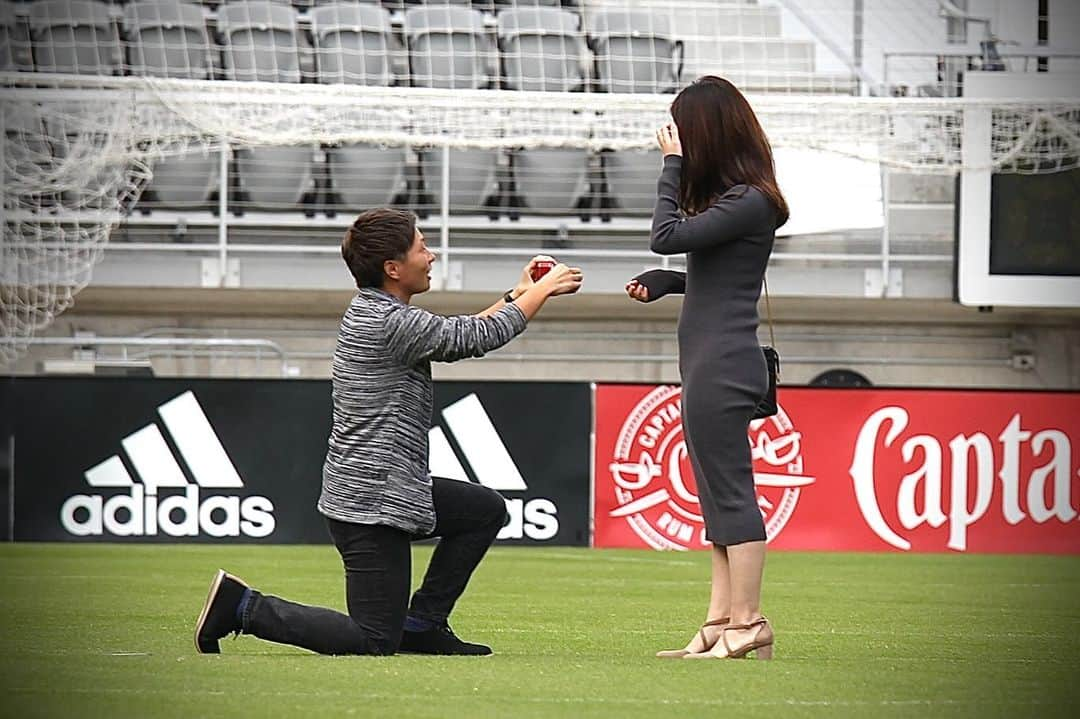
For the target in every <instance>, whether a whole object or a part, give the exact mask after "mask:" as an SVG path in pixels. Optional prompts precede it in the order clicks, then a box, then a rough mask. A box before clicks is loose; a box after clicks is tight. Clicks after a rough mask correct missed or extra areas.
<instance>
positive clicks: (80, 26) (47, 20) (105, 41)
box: [29, 0, 124, 75]
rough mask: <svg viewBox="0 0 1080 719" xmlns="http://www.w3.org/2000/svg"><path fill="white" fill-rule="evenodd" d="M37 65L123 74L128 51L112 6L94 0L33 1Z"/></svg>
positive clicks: (58, 69) (48, 69)
mask: <svg viewBox="0 0 1080 719" xmlns="http://www.w3.org/2000/svg"><path fill="white" fill-rule="evenodd" d="M29 21H30V37H31V40H32V43H33V50H34V66H35V68H36V69H37V70H38V71H40V72H58V73H77V74H80V75H119V74H121V73H122V71H123V63H124V52H123V48H122V47H121V45H120V33H119V30H118V29H117V26H116V23H115V22H114V21H113V17H112V14H111V13H110V11H109V6H108V5H106V4H105V3H101V2H92V1H91V0H44V1H42V2H35V3H31V4H30V16H29Z"/></svg>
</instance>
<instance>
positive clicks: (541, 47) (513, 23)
mask: <svg viewBox="0 0 1080 719" xmlns="http://www.w3.org/2000/svg"><path fill="white" fill-rule="evenodd" d="M497 26H498V35H499V49H500V50H501V54H502V62H503V77H504V85H505V87H506V88H508V89H510V90H547V91H554V92H569V91H573V90H581V89H583V88H584V84H585V73H584V71H583V68H582V58H583V57H584V54H585V37H584V35H583V34H582V33H581V29H580V26H581V20H580V18H579V17H578V16H577V15H575V14H574V13H570V12H566V11H564V10H561V9H559V8H551V7H529V8H519V9H515V10H504V11H503V12H501V13H499V17H498V20H497Z"/></svg>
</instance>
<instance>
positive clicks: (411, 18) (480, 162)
mask: <svg viewBox="0 0 1080 719" xmlns="http://www.w3.org/2000/svg"><path fill="white" fill-rule="evenodd" d="M405 37H406V42H407V44H408V48H409V66H410V78H411V83H412V85H413V86H415V87H433V88H455V89H457V88H460V89H470V90H472V89H478V88H486V87H491V86H492V85H493V84H494V83H493V79H494V77H495V70H494V67H495V63H496V57H497V56H496V55H495V54H494V48H493V46H492V44H491V41H490V40H489V38H488V36H487V33H486V30H485V28H484V18H483V15H482V14H481V13H480V12H479V11H477V10H473V9H471V8H467V7H462V6H457V5H442V6H437V5H433V6H427V7H415V8H410V9H409V10H406V11H405ZM498 158H499V154H498V153H497V152H493V151H488V150H462V151H455V152H452V153H451V161H450V169H451V173H452V177H453V183H452V185H451V200H450V204H451V206H452V207H453V208H454V209H455V210H462V211H466V212H469V211H474V212H475V211H480V208H482V207H483V206H484V204H485V202H486V201H487V199H488V197H487V196H488V195H489V194H490V192H492V191H493V190H492V183H493V182H494V178H495V176H496V174H497V171H498ZM420 168H421V177H422V179H423V192H422V196H421V198H420V199H419V201H418V208H417V209H418V210H419V211H420V212H425V211H426V209H427V208H428V207H432V206H435V207H437V206H438V204H439V202H440V197H441V187H442V184H441V183H442V150H441V149H439V148H433V149H431V150H425V151H422V152H421V153H420Z"/></svg>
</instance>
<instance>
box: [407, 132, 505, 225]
mask: <svg viewBox="0 0 1080 719" xmlns="http://www.w3.org/2000/svg"><path fill="white" fill-rule="evenodd" d="M499 156H500V155H499V151H498V150H456V149H452V150H450V211H451V212H453V213H466V214H470V213H471V214H480V213H484V212H492V211H493V208H494V207H495V206H496V205H497V204H498V202H499V193H498V191H499V182H498V171H499V168H498V164H499ZM420 168H421V172H422V176H423V178H424V187H423V192H422V193H421V195H420V198H419V199H418V201H417V211H418V212H419V213H421V214H427V213H428V212H438V211H439V208H440V207H441V202H442V168H443V150H442V148H438V147H436V148H430V149H425V150H422V151H421V152H420Z"/></svg>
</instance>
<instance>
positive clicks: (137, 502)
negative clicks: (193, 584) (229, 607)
mask: <svg viewBox="0 0 1080 719" xmlns="http://www.w3.org/2000/svg"><path fill="white" fill-rule="evenodd" d="M158 413H159V414H160V415H161V419H162V421H163V423H164V424H165V429H166V430H167V431H168V433H169V436H171V437H172V440H173V443H174V444H175V445H176V448H177V449H178V450H179V452H180V455H181V456H182V457H183V461H184V463H185V464H186V465H187V467H188V469H189V470H190V472H191V475H192V477H194V480H195V482H194V483H191V482H189V481H188V479H187V476H186V475H185V474H184V472H183V470H181V469H180V465H179V463H178V462H177V461H176V457H175V456H174V455H173V452H172V450H171V449H170V448H169V445H168V444H167V443H166V442H165V437H164V436H163V435H162V433H161V430H160V429H159V428H158V426H157V424H155V423H150V424H148V425H146V426H145V427H143V428H142V429H140V430H137V431H135V432H133V433H131V434H130V435H128V436H127V437H125V438H124V439H122V440H121V441H120V444H121V446H122V447H123V449H124V453H125V454H126V455H127V458H128V461H129V463H130V466H131V467H132V468H133V469H134V470H135V474H136V475H137V476H138V477H139V479H140V480H142V481H141V483H136V482H135V480H134V479H132V477H131V474H130V473H129V472H128V468H127V466H126V465H125V464H124V462H123V460H121V459H120V457H119V455H113V456H111V457H109V458H108V459H106V460H104V461H103V462H100V463H99V464H97V465H95V466H93V467H91V468H90V469H88V470H86V472H84V474H83V476H84V478H85V479H86V483H87V484H88V485H90V487H91V488H94V489H102V490H108V493H107V494H76V495H74V496H72V497H69V498H68V499H67V501H65V502H64V504H63V506H62V507H61V508H60V523H61V525H62V526H63V527H64V529H65V530H66V531H67V532H68V533H70V534H73V535H75V536H79V537H86V536H102V535H111V536H117V537H131V536H152V535H156V534H163V535H167V536H172V537H195V536H198V535H199V534H200V533H202V534H206V535H209V536H211V537H237V536H240V535H243V536H247V537H268V536H270V535H271V534H272V533H273V531H274V526H275V521H274V504H273V502H271V501H270V499H269V498H268V497H261V496H257V495H248V496H239V495H236V494H232V493H229V491H228V490H240V489H243V487H244V482H243V481H242V480H241V479H240V475H239V474H238V473H237V471H236V467H235V466H234V465H233V463H232V460H230V459H229V455H228V454H227V453H226V452H225V447H223V446H222V444H221V440H220V439H219V438H218V436H217V433H215V432H214V428H213V427H211V426H210V421H209V420H208V419H207V418H206V413H205V412H203V409H202V407H201V406H200V405H199V401H198V400H197V399H195V395H194V393H192V392H190V391H188V392H184V393H183V394H181V395H180V396H178V397H176V398H175V399H172V400H169V401H168V402H166V403H165V404H163V405H161V406H160V407H158ZM163 489H164V490H166V491H164V492H163V491H161V490H163ZM207 490H209V492H210V493H209V494H204V493H206V492H207Z"/></svg>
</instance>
